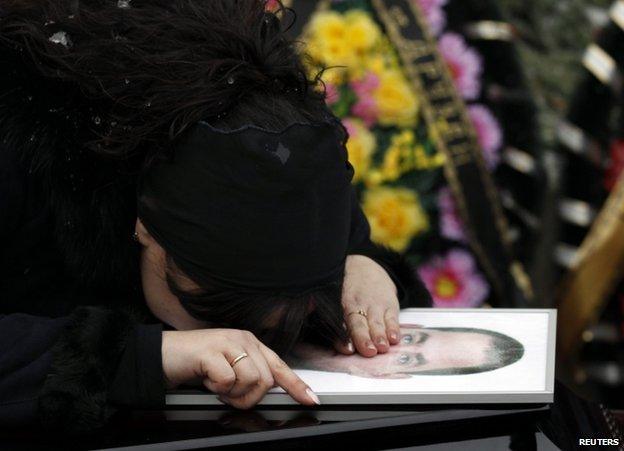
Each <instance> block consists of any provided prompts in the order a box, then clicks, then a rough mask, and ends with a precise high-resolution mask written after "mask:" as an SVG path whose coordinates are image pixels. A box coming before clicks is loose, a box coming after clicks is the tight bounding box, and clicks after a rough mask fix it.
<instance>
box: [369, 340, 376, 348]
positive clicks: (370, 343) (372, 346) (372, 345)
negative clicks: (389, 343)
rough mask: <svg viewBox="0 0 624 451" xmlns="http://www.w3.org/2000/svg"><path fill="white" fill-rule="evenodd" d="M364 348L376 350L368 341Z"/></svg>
mask: <svg viewBox="0 0 624 451" xmlns="http://www.w3.org/2000/svg"><path fill="white" fill-rule="evenodd" d="M366 347H367V348H368V349H377V348H376V347H375V345H374V344H373V342H372V341H368V342H366Z"/></svg>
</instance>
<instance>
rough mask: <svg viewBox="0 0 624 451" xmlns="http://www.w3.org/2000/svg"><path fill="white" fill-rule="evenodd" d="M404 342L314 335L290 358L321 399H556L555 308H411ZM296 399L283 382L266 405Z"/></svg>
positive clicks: (182, 397)
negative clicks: (349, 342) (364, 350)
mask: <svg viewBox="0 0 624 451" xmlns="http://www.w3.org/2000/svg"><path fill="white" fill-rule="evenodd" d="M399 322H400V324H401V339H400V343H399V344H397V345H393V346H391V347H390V350H389V351H388V352H387V353H384V354H377V355H376V356H374V357H363V356H361V355H359V354H356V355H343V354H339V353H337V352H336V351H334V350H333V349H328V348H325V347H320V346H317V345H313V344H309V343H301V344H299V345H297V347H296V348H295V350H294V351H293V353H292V354H291V355H290V356H288V357H287V358H285V360H286V362H287V363H289V365H290V366H291V368H293V369H294V370H295V372H296V373H297V374H298V375H299V376H300V377H301V378H302V379H303V380H304V381H305V382H306V383H307V384H308V385H309V386H310V387H311V388H312V390H313V391H314V392H315V393H316V394H317V395H318V396H319V398H320V400H321V404H322V405H352V404H362V405H381V404H516V403H533V404H535V403H537V404H539V403H550V402H552V401H553V393H554V368H555V340H556V339H555V336H556V310H553V309H405V310H402V311H401V313H400V316H399ZM167 404H168V405H202V404H203V405H220V404H221V402H220V401H219V400H218V399H217V398H216V396H215V395H213V394H211V393H209V392H200V391H184V390H182V391H175V392H171V393H169V394H168V395H167ZM289 404H295V401H294V400H292V398H290V396H289V395H288V394H287V393H286V392H285V391H284V390H282V389H281V388H279V387H278V388H274V389H272V390H270V391H269V392H268V393H267V395H266V396H265V397H264V399H263V400H262V401H261V402H260V405H289Z"/></svg>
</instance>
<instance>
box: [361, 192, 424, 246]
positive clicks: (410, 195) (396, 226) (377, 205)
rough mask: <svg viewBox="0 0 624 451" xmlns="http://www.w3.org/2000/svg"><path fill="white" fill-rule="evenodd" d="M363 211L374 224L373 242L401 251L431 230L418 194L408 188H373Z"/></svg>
mask: <svg viewBox="0 0 624 451" xmlns="http://www.w3.org/2000/svg"><path fill="white" fill-rule="evenodd" d="M362 209H363V210H364V213H365V214H366V217H367V218H368V221H369V222H370V226H371V239H372V240H373V241H375V242H377V243H381V244H384V245H386V246H389V247H391V248H392V249H395V250H396V251H399V252H400V251H403V250H405V249H406V248H407V246H408V245H409V244H410V242H411V241H412V238H414V237H415V236H416V235H418V234H419V233H422V232H424V231H426V230H427V229H428V228H429V220H428V218H427V215H426V213H425V211H424V210H423V208H422V206H421V205H420V201H419V199H418V194H416V193H415V192H414V191H411V190H409V189H407V188H393V187H385V186H378V187H375V188H371V189H370V190H368V191H366V192H365V193H364V201H363V205H362Z"/></svg>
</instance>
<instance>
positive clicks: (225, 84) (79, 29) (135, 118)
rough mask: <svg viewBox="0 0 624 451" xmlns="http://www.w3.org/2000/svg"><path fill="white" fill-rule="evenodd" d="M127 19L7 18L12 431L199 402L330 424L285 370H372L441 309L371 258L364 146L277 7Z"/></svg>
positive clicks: (397, 260)
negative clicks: (276, 410)
mask: <svg viewBox="0 0 624 451" xmlns="http://www.w3.org/2000/svg"><path fill="white" fill-rule="evenodd" d="M112 3H114V2H103V1H99V0H90V1H81V2H73V1H61V0H38V1H32V2H30V1H24V0H20V1H14V2H5V3H3V10H2V13H1V14H2V19H1V21H0V46H1V50H0V52H1V54H0V61H1V62H2V68H7V69H3V72H2V73H1V74H0V81H1V82H2V83H1V84H0V86H2V93H1V94H0V95H1V97H0V99H1V100H0V139H2V144H1V148H0V159H1V160H2V161H1V162H0V167H1V168H2V169H0V170H1V171H2V175H1V176H0V183H1V185H0V211H2V216H1V217H0V240H2V249H3V251H2V262H3V264H2V272H1V274H2V275H1V276H0V290H1V294H0V299H1V301H0V308H1V310H0V312H1V313H2V314H3V315H0V424H1V425H3V426H6V425H7V424H26V423H29V422H31V423H32V422H34V421H36V420H37V419H38V420H40V421H41V422H43V424H44V425H45V426H47V427H50V428H54V429H55V430H60V431H68V432H69V431H74V432H75V431H88V430H92V429H93V428H96V427H98V426H101V425H102V424H104V423H105V421H106V419H107V418H108V417H109V416H110V414H111V412H113V411H114V410H115V409H116V408H119V407H123V406H126V407H143V408H145V407H158V406H161V405H162V403H163V400H164V388H165V386H167V387H170V388H172V387H176V386H178V385H180V384H182V383H200V384H204V385H205V386H206V387H207V388H208V389H210V390H212V391H215V392H217V393H219V394H220V395H221V396H222V400H223V401H224V402H225V403H228V404H230V405H232V406H234V407H238V408H249V407H252V406H253V405H255V404H256V403H257V402H258V401H259V400H260V399H261V398H262V396H263V395H264V393H265V392H266V391H267V390H268V389H269V388H271V387H272V386H273V385H280V386H282V387H283V388H284V389H286V391H288V392H289V393H290V394H291V395H292V396H293V398H294V399H296V400H297V401H298V402H300V403H303V404H308V405H312V404H314V403H318V399H317V398H316V396H315V395H314V394H313V393H312V392H311V391H310V390H309V389H308V387H307V386H306V385H305V383H303V381H301V380H300V379H299V378H298V377H297V376H296V375H295V374H294V373H293V372H292V371H291V370H290V369H289V368H288V367H287V366H286V365H285V364H284V363H283V361H282V360H281V359H280V357H278V353H279V354H281V355H284V354H285V353H287V352H288V350H289V349H290V348H291V347H292V345H293V344H294V343H295V342H296V341H297V340H303V339H309V340H311V341H317V342H319V343H321V344H325V345H335V346H336V347H337V348H338V349H339V350H340V351H341V352H344V353H352V352H356V351H357V352H359V353H361V354H362V355H365V356H368V357H372V356H374V355H375V354H377V353H378V352H381V353H383V352H387V351H388V349H389V347H390V346H391V345H392V344H396V343H398V332H399V329H398V323H397V315H398V309H399V306H400V305H401V306H407V305H418V304H420V305H427V304H428V303H429V296H428V293H427V292H426V290H424V289H423V287H422V284H420V283H419V282H418V281H417V280H416V279H415V277H414V275H413V272H412V270H411V268H409V267H408V266H407V265H406V264H405V263H404V261H403V260H402V258H401V257H400V256H399V255H397V254H395V253H393V252H391V251H389V250H387V249H384V248H380V247H377V246H375V245H373V244H372V243H371V242H370V239H369V234H370V229H369V227H368V224H367V222H366V219H365V218H364V216H363V214H362V212H361V211H360V210H359V207H358V205H357V202H356V199H355V195H354V194H353V192H352V189H351V188H350V185H349V182H350V180H351V177H352V175H353V174H352V167H351V166H350V164H348V162H347V156H346V151H345V149H344V140H345V139H346V134H345V132H344V129H343V128H342V127H341V126H340V125H339V124H338V123H337V122H336V120H335V119H334V118H333V117H332V116H331V115H330V114H329V113H328V111H327V109H326V108H325V106H324V102H323V95H322V91H321V90H320V89H318V86H317V83H316V82H315V80H309V79H308V78H307V77H306V76H305V73H304V70H303V66H302V64H301V63H300V61H299V59H298V58H297V56H296V52H295V50H294V46H293V43H291V42H290V41H288V40H287V39H286V38H285V35H284V24H283V23H282V22H281V21H280V19H279V18H278V17H281V13H279V15H276V14H268V13H266V12H265V11H264V2H263V1H261V0H237V1H235V0H222V1H215V0H210V1H202V2H200V1H197V2H195V1H191V0H175V1H170V0H167V1H165V0H162V1H160V0H159V1H150V2H147V1H146V2H140V1H138V0H137V1H132V2H130V1H119V2H118V3H116V4H112ZM132 237H134V240H133V239H132ZM145 303H147V305H148V306H149V309H150V311H151V313H153V315H154V316H155V317H156V318H158V319H159V320H161V321H163V322H164V323H165V324H167V325H168V326H166V327H165V330H164V331H163V328H162V326H160V325H159V324H150V320H149V318H148V317H147V316H146V315H144V314H142V313H141V311H142V309H141V307H142V306H144V305H145ZM343 321H344V323H345V324H344V325H346V328H345V327H344V325H343ZM152 322H153V321H152ZM169 329H177V330H169ZM350 340H351V343H352V344H351V345H350V344H349V343H350ZM275 351H277V353H276V352H275ZM164 382H166V384H165V383H164Z"/></svg>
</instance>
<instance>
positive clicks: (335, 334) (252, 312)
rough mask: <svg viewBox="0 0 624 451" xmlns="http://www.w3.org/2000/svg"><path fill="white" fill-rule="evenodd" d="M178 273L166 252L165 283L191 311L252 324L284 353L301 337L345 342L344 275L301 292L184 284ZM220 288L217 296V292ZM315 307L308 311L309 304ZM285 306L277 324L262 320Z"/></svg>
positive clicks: (238, 325) (227, 323)
mask: <svg viewBox="0 0 624 451" xmlns="http://www.w3.org/2000/svg"><path fill="white" fill-rule="evenodd" d="M176 275H180V273H179V270H178V269H177V268H176V265H175V262H174V261H173V259H172V258H171V257H167V283H168V285H169V287H170V289H171V291H172V292H173V293H174V294H175V295H176V296H177V297H178V299H180V302H181V303H182V305H183V306H184V308H185V310H186V311H187V312H188V313H189V314H191V315H192V316H193V317H195V318H197V319H199V320H204V321H209V322H211V323H214V324H216V325H218V326H219V327H227V328H231V329H241V330H248V331H250V332H252V333H253V334H254V335H255V336H256V337H257V338H258V339H259V340H260V341H262V342H263V343H264V344H265V345H267V346H269V347H270V348H271V349H273V350H274V351H275V352H277V353H278V354H279V355H281V356H285V355H287V354H288V353H289V352H290V351H291V350H292V348H293V347H294V345H295V344H296V343H297V342H298V341H299V340H305V341H308V342H312V343H316V344H318V345H321V346H326V347H333V345H334V344H335V343H336V341H337V340H339V341H342V342H343V343H346V342H347V339H348V335H347V332H346V329H345V328H344V326H343V320H342V318H343V312H342V305H341V297H342V281H339V282H335V283H331V284H328V285H325V286H323V287H318V288H315V289H313V290H310V291H308V292H306V293H303V294H301V295H295V296H293V295H282V294H279V293H267V294H258V293H245V292H237V291H225V292H224V291H220V289H219V288H218V287H217V285H215V287H217V288H213V287H210V286H208V285H207V283H204V285H203V286H201V287H200V288H199V289H198V290H195V291H193V290H188V289H187V290H185V289H182V288H180V286H179V284H178V283H177V282H176V280H175V279H176ZM215 291H217V293H218V297H215V296H214V292H215ZM310 302H312V303H313V306H314V310H313V311H312V313H311V314H309V315H308V312H307V308H308V304H309V303H310ZM275 311H281V318H280V320H279V323H278V325H277V327H275V328H265V327H263V326H262V325H263V323H264V322H265V320H266V319H267V318H268V317H269V316H270V315H271V314H272V313H273V312H275Z"/></svg>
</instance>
